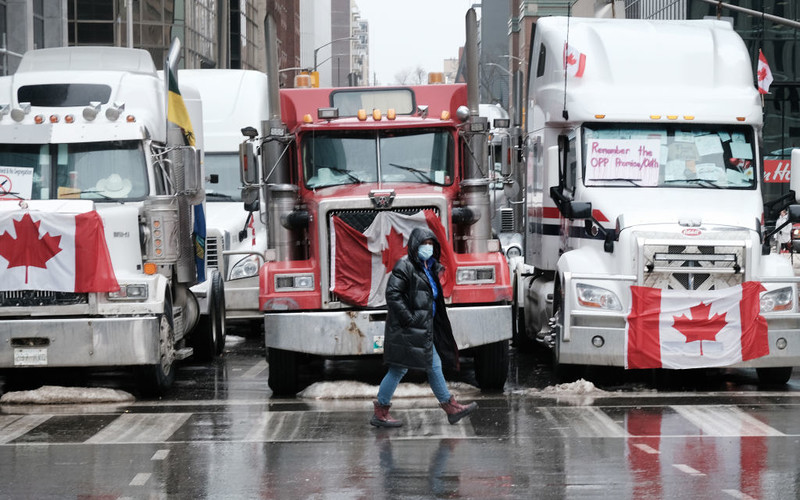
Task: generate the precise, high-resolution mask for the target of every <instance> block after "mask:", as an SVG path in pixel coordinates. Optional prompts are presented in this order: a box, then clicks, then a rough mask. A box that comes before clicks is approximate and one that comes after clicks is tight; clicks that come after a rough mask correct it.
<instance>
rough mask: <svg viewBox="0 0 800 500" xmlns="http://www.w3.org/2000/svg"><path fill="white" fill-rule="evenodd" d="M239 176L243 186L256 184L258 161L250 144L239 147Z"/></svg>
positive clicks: (246, 143) (244, 143) (242, 144)
mask: <svg viewBox="0 0 800 500" xmlns="http://www.w3.org/2000/svg"><path fill="white" fill-rule="evenodd" d="M239 175H240V177H241V180H242V184H244V185H245V186H252V185H254V184H258V159H257V158H256V151H255V147H254V146H253V143H252V142H243V143H241V144H240V145H239Z"/></svg>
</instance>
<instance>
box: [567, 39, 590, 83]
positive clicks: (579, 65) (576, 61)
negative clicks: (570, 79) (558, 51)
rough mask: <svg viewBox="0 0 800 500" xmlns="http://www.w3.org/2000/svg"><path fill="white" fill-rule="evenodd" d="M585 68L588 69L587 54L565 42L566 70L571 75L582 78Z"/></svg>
mask: <svg viewBox="0 0 800 500" xmlns="http://www.w3.org/2000/svg"><path fill="white" fill-rule="evenodd" d="M584 69H586V55H585V54H582V53H581V52H578V51H577V50H575V49H574V48H573V47H570V46H569V44H568V43H566V42H564V70H565V71H566V72H567V74H568V75H569V76H574V77H575V78H580V77H582V76H583V70H584Z"/></svg>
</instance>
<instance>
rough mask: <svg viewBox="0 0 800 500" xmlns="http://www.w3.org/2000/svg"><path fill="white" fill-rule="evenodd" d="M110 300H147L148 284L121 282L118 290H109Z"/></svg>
mask: <svg viewBox="0 0 800 500" xmlns="http://www.w3.org/2000/svg"><path fill="white" fill-rule="evenodd" d="M108 300H147V284H146V283H128V284H120V285H119V291H118V292H108Z"/></svg>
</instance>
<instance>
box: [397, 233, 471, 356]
mask: <svg viewBox="0 0 800 500" xmlns="http://www.w3.org/2000/svg"><path fill="white" fill-rule="evenodd" d="M427 239H432V240H433V259H435V260H434V261H433V262H434V264H433V266H432V269H430V271H431V275H432V276H433V277H434V279H435V281H436V286H438V287H439V295H438V297H437V299H436V315H435V316H434V314H433V300H434V299H433V291H432V290H431V285H430V283H429V282H428V277H427V275H426V274H425V269H424V268H423V264H422V262H420V260H419V257H418V256H417V249H418V248H419V246H420V244H422V242H423V241H425V240H427ZM440 255H441V247H440V245H439V241H438V240H437V239H436V236H434V234H433V231H431V230H430V229H428V228H415V229H414V230H413V231H412V232H411V235H410V236H409V239H408V255H405V256H403V257H402V258H401V259H400V260H398V261H397V263H396V264H395V266H394V269H393V270H392V275H391V276H390V277H389V281H388V283H387V285H386V306H387V308H388V314H387V317H386V330H385V331H384V343H383V361H384V363H386V364H390V365H397V366H401V367H405V368H409V369H420V370H425V369H428V368H430V367H431V365H432V364H433V349H432V346H434V345H435V346H436V351H437V353H438V354H439V357H440V358H441V359H442V366H443V367H444V368H445V369H450V370H458V367H459V366H458V347H457V345H456V341H455V338H454V337H453V330H452V327H451V326H450V319H449V318H448V317H447V309H446V308H445V303H444V295H443V293H442V285H441V283H440V281H439V273H441V272H442V271H443V270H444V267H443V266H442V265H441V264H439V257H440Z"/></svg>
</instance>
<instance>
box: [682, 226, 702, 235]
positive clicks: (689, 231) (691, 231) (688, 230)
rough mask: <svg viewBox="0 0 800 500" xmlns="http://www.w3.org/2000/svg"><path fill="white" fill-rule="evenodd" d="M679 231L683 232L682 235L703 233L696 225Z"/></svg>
mask: <svg viewBox="0 0 800 500" xmlns="http://www.w3.org/2000/svg"><path fill="white" fill-rule="evenodd" d="M681 233H683V235H684V236H700V235H701V234H703V231H701V230H700V229H697V228H696V227H689V228H686V229H684V230H683V231H681Z"/></svg>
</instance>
